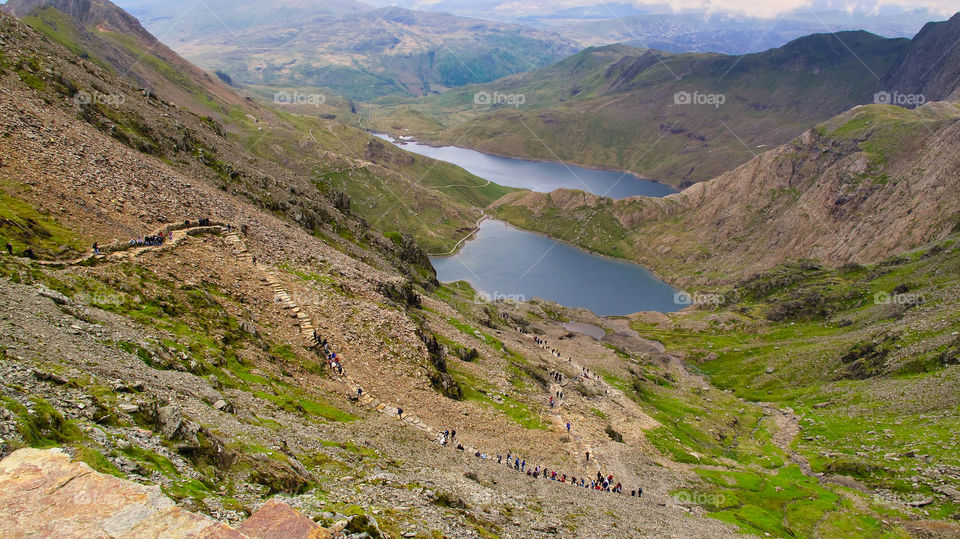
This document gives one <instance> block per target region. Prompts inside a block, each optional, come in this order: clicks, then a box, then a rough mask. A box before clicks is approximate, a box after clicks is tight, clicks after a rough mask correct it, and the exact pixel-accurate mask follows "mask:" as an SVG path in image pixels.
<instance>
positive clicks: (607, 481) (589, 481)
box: [454, 431, 643, 497]
mask: <svg viewBox="0 0 960 539" xmlns="http://www.w3.org/2000/svg"><path fill="white" fill-rule="evenodd" d="M454 432H456V431H454ZM457 449H461V450H462V449H463V446H462V445H458V446H457ZM474 456H476V457H477V458H479V459H483V460H488V459H491V457H490V456H489V455H487V454H485V453H481V452H480V451H477V452H476V453H475V454H474ZM496 458H497V464H503V463H504V460H506V465H507V468H509V469H511V470H514V471H517V472H520V473H522V474H526V475H527V476H528V477H530V478H532V479H541V478H543V479H549V480H550V481H556V482H558V483H563V484H567V485H571V486H574V487H580V488H586V489H590V490H599V491H601V492H611V493H613V494H623V484H622V483H621V482H619V481H617V482H616V483H614V477H613V474H610V475H607V476H606V477H605V476H604V475H603V472H600V471H598V472H597V476H596V477H595V478H593V477H591V478H587V477H584V476H580V477H579V478H578V477H576V476H573V475H569V476H568V475H567V474H565V473H563V472H558V471H557V470H550V469H548V468H547V467H546V466H544V467H542V468H541V467H540V465H539V464H538V465H536V466H527V460H526V459H521V458H520V457H516V456H514V455H513V454H511V453H510V452H509V451H508V452H507V456H506V458H504V456H503V455H497V456H496ZM586 458H587V462H589V461H590V452H589V451H588V452H587V453H586ZM630 496H633V497H640V496H643V489H642V488H639V487H638V488H636V489H634V490H631V491H630Z"/></svg>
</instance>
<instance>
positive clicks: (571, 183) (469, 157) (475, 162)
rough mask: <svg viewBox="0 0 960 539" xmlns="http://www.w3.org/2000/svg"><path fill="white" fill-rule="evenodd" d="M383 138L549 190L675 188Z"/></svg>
mask: <svg viewBox="0 0 960 539" xmlns="http://www.w3.org/2000/svg"><path fill="white" fill-rule="evenodd" d="M377 136H378V137H380V138H381V139H383V140H386V141H389V142H393V143H394V144H397V146H399V147H401V148H403V149H404V150H407V151H409V152H413V153H416V154H420V155H425V156H427V157H432V158H434V159H439V160H441V161H447V162H448V163H453V164H455V165H459V166H460V167H462V168H464V169H465V170H467V171H468V172H470V173H472V174H475V175H477V176H479V177H481V178H483V179H485V180H490V181H492V182H493V183H498V184H500V185H506V186H508V187H520V188H523V189H529V190H531V191H537V192H541V193H549V192H550V191H553V190H554V189H579V190H581V191H587V192H589V193H593V194H595V195H600V196H605V197H609V198H627V197H632V196H648V197H665V196H667V195H669V194H671V193H675V192H676V191H675V190H674V189H673V188H672V187H670V186H669V185H666V184H662V183H657V182H652V181H649V180H644V179H641V178H638V177H636V176H634V175H632V174H628V173H626V172H613V171H609V170H593V169H588V168H581V167H575V166H572V165H565V164H563V163H553V162H542V161H526V160H524V159H514V158H510V157H499V156H496V155H490V154H485V153H482V152H478V151H476V150H468V149H466V148H458V147H456V146H442V147H434V146H427V145H425V144H420V143H418V142H414V141H397V140H395V139H393V138H391V137H389V136H387V135H380V134H378V135H377Z"/></svg>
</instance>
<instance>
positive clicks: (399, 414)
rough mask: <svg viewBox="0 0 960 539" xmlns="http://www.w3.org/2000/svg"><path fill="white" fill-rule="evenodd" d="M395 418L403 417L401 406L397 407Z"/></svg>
mask: <svg viewBox="0 0 960 539" xmlns="http://www.w3.org/2000/svg"><path fill="white" fill-rule="evenodd" d="M397 419H403V408H399V407H398V408H397ZM451 438H452V436H451Z"/></svg>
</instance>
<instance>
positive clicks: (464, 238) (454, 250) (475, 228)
mask: <svg viewBox="0 0 960 539" xmlns="http://www.w3.org/2000/svg"><path fill="white" fill-rule="evenodd" d="M487 217H489V216H488V215H487V213H486V212H485V211H483V210H480V218H479V219H477V224H475V225H473V230H471V231H470V233H468V234H467V235H466V236H464V237H463V238H461V239H460V241H458V242H457V244H456V245H454V246H453V249H450V250H449V251H447V252H446V253H427V255H428V256H450V255H452V254H453V253H455V252H457V249H459V248H460V246H461V245H463V243H464V242H466V241H467V240H469V239H470V238H472V237H473V236H474V234H476V233H477V231H478V230H480V223H482V222H483V220H484V219H486V218H487Z"/></svg>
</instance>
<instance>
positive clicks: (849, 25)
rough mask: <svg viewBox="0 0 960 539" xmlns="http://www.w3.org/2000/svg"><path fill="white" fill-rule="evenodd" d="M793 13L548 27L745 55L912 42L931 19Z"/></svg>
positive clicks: (606, 40) (594, 41)
mask: <svg viewBox="0 0 960 539" xmlns="http://www.w3.org/2000/svg"><path fill="white" fill-rule="evenodd" d="M803 15H804V14H802V13H791V14H788V15H784V16H782V17H778V18H775V19H762V18H753V17H744V16H739V15H732V14H724V13H718V14H710V15H706V16H704V15H702V14H693V13H648V14H641V15H632V16H629V17H617V18H609V19H606V20H597V21H586V22H584V21H564V24H561V25H552V26H551V28H552V29H553V30H555V31H556V32H558V33H560V34H561V35H563V36H565V37H568V38H570V39H575V40H577V42H578V43H581V44H583V45H584V46H602V45H608V44H611V43H622V44H626V45H633V46H636V47H643V48H652V49H657V50H662V51H667V52H674V53H680V52H717V53H721V54H733V55H737V54H749V53H757V52H763V51H765V50H768V49H772V48H776V47H782V46H783V45H785V44H787V43H788V42H790V41H793V40H795V39H798V38H800V37H803V36H806V35H810V34H816V33H823V32H828V31H829V32H843V31H855V30H865V31H867V32H870V33H873V34H877V35H881V36H884V37H892V38H896V37H910V36H913V35H914V34H916V33H917V31H918V30H919V28H920V27H921V26H922V25H923V24H925V23H926V22H928V21H929V20H930V18H931V17H933V14H931V13H929V12H918V13H910V14H897V15H887V16H869V15H866V14H855V15H851V14H847V13H842V14H839V13H828V12H819V13H817V12H815V13H812V14H809V15H807V16H805V17H804V16H803Z"/></svg>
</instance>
